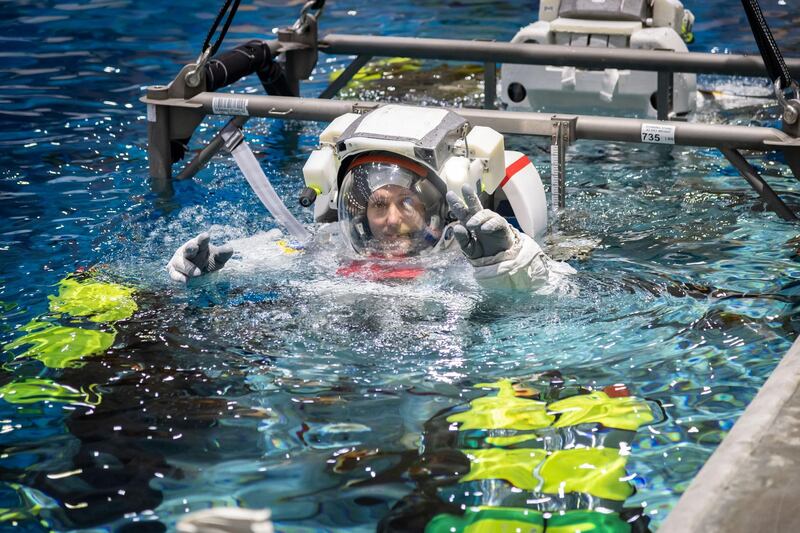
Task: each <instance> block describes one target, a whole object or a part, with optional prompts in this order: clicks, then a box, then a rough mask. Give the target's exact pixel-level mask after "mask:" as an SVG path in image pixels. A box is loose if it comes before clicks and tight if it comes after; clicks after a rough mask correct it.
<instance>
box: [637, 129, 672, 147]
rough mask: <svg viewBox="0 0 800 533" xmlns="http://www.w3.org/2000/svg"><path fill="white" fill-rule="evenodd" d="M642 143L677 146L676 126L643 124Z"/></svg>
mask: <svg viewBox="0 0 800 533" xmlns="http://www.w3.org/2000/svg"><path fill="white" fill-rule="evenodd" d="M642 142H643V143H653V144H675V126H661V125H659V124H642Z"/></svg>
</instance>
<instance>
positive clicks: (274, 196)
mask: <svg viewBox="0 0 800 533" xmlns="http://www.w3.org/2000/svg"><path fill="white" fill-rule="evenodd" d="M240 131H241V130H239V128H236V127H229V126H226V127H225V128H224V129H223V130H222V138H223V139H224V140H225V143H226V144H229V141H230V139H231V138H234V137H235V136H236V135H240V134H241V133H240ZM234 142H235V139H234ZM231 155H233V158H234V159H235V160H236V164H237V165H239V169H240V170H241V171H242V174H244V177H245V179H247V183H249V184H250V187H251V188H252V189H253V192H255V193H256V196H258V199H259V200H261V203H262V204H264V207H266V208H267V211H269V212H270V213H271V214H272V216H273V217H275V220H276V221H277V222H278V223H279V224H281V225H282V226H284V227H285V228H286V229H287V230H288V231H289V233H290V234H291V235H292V237H294V238H295V239H297V240H298V241H301V242H304V241H307V240H308V239H310V238H311V233H310V232H309V231H308V230H307V229H306V228H305V226H303V224H302V223H300V221H299V220H297V219H296V218H295V217H294V215H292V213H290V212H289V210H288V209H287V208H286V206H285V205H284V204H283V202H282V201H281V199H280V197H279V196H278V193H276V192H275V189H274V188H273V187H272V184H271V183H270V182H269V179H268V178H267V176H266V174H264V170H263V169H262V168H261V165H259V164H258V160H257V159H256V156H255V155H253V151H252V150H250V147H249V146H248V145H247V143H246V142H244V141H243V140H242V141H241V142H238V144H236V146H235V147H234V148H233V149H232V150H231Z"/></svg>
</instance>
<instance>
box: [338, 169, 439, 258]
mask: <svg viewBox="0 0 800 533" xmlns="http://www.w3.org/2000/svg"><path fill="white" fill-rule="evenodd" d="M437 180H438V178H437V177H436V176H435V175H431V174H430V173H429V171H428V170H427V168H426V167H424V166H422V165H420V164H419V163H416V162H414V161H411V160H408V159H404V158H401V157H399V156H395V155H372V154H370V155H366V156H359V157H358V158H356V159H355V160H354V161H353V163H352V165H351V166H350V169H349V170H348V171H347V174H346V175H345V177H344V180H343V181H342V185H341V187H340V189H339V205H338V213H339V225H340V227H341V230H342V234H343V235H344V236H345V239H346V240H347V241H348V242H349V244H350V245H351V246H352V247H353V249H354V250H355V251H356V252H358V253H359V254H363V255H368V256H381V257H409V256H415V255H420V254H424V253H425V252H427V251H430V250H431V249H432V248H433V247H435V246H436V244H438V242H439V240H440V239H441V236H442V233H443V230H444V223H445V218H446V215H447V203H446V201H445V197H444V193H443V187H437V186H436V184H435V183H436V181H437Z"/></svg>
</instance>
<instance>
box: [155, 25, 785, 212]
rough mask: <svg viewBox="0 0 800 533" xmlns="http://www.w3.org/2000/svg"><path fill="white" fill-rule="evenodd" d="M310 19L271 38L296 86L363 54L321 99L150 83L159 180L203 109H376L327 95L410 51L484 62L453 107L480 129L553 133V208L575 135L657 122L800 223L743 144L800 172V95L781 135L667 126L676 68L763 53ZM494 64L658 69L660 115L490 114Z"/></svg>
mask: <svg viewBox="0 0 800 533" xmlns="http://www.w3.org/2000/svg"><path fill="white" fill-rule="evenodd" d="M303 20H304V24H301V25H298V24H295V26H292V27H290V28H283V29H281V30H279V31H278V41H275V42H274V44H270V48H271V49H272V50H273V54H278V53H280V54H283V57H284V60H285V61H286V69H287V76H288V77H289V79H290V81H291V82H292V83H293V84H294V85H295V88H297V85H298V84H299V80H300V79H306V78H307V77H308V76H309V75H310V74H311V72H312V70H313V68H314V67H315V65H316V62H317V54H318V50H322V51H323V52H325V53H328V54H354V55H356V56H357V57H356V58H355V59H354V60H353V61H352V62H351V63H350V65H348V67H346V68H345V70H344V71H343V72H342V74H341V75H340V76H339V77H338V78H337V79H336V80H334V81H333V82H332V83H331V84H330V85H329V86H328V87H327V88H326V89H325V90H324V91H323V93H322V98H320V99H301V98H291V97H278V96H254V95H237V94H226V95H224V96H221V95H215V94H214V93H208V92H201V89H200V87H197V88H190V87H188V86H187V85H186V84H185V80H184V78H185V76H186V74H187V73H189V72H190V71H191V69H192V68H193V67H194V65H187V66H186V67H184V69H183V70H182V71H181V73H180V74H179V75H178V77H177V78H176V79H175V81H173V82H172V83H171V84H170V85H169V86H167V87H163V86H152V87H150V88H149V89H148V92H147V96H146V97H145V98H142V101H143V102H145V103H146V104H147V106H148V114H147V116H148V157H149V166H150V175H151V176H152V177H153V178H155V179H157V180H162V181H163V180H168V179H169V178H170V177H171V167H172V164H171V161H172V157H171V142H172V141H175V140H179V139H184V138H187V137H189V136H190V135H191V133H192V132H193V131H194V129H195V128H196V127H197V125H198V124H199V123H200V121H202V119H203V117H204V116H205V115H206V114H230V113H241V114H242V115H243V116H240V117H236V118H234V119H233V120H232V121H231V122H230V124H237V125H238V126H239V127H240V126H241V125H243V124H244V122H245V121H246V120H247V118H248V117H250V116H258V117H271V118H279V119H293V120H321V121H331V120H333V119H334V118H336V117H338V116H340V115H342V114H345V113H350V112H355V113H362V112H366V111H369V110H372V109H374V108H376V107H378V106H379V105H381V104H378V103H374V102H342V101H333V100H330V99H329V98H332V97H333V96H334V95H335V94H337V93H338V91H339V90H341V88H342V87H344V86H345V85H346V84H347V83H348V82H349V81H350V80H351V79H352V78H353V76H355V74H356V73H357V72H358V70H359V69H360V68H362V67H363V66H364V65H365V64H366V63H367V62H368V61H369V60H370V59H372V58H373V57H392V56H403V57H412V58H418V59H439V60H456V61H480V62H483V64H484V102H483V105H484V109H464V108H460V109H454V111H456V112H457V113H460V114H461V115H462V116H464V117H465V118H466V119H467V120H469V121H470V123H471V124H473V125H483V126H488V127H491V128H493V129H495V130H497V131H499V132H501V133H510V134H519V135H538V136H548V137H550V138H551V140H552V141H553V143H552V145H553V151H554V157H553V162H554V164H553V169H554V170H553V173H552V177H553V180H554V181H553V184H554V187H553V194H554V196H553V200H554V201H553V206H554V208H555V209H561V208H563V207H564V203H565V198H564V175H565V169H564V152H565V149H566V147H567V146H568V145H569V144H570V143H572V142H574V141H575V140H578V139H593V140H604V141H617V142H634V143H642V142H646V141H647V139H646V138H645V137H647V136H646V135H645V134H644V131H645V127H647V128H650V127H651V126H655V127H657V128H665V129H666V130H667V131H671V134H670V135H668V138H669V142H670V143H671V144H678V145H684V146H698V147H716V148H719V149H720V150H722V151H723V153H724V154H725V157H727V158H728V160H730V161H731V163H732V164H733V165H734V166H736V168H737V169H738V170H739V172H740V173H741V174H742V175H743V176H744V177H745V178H746V179H747V180H748V182H749V183H750V184H751V186H753V188H754V189H755V190H756V191H758V192H759V194H760V195H761V196H762V198H764V200H765V202H766V203H767V204H768V205H769V206H770V207H771V208H772V209H773V210H775V211H776V212H777V213H778V214H779V215H780V216H782V217H784V218H786V219H787V220H796V219H797V218H796V217H795V215H794V213H792V212H791V210H789V208H788V207H787V206H786V204H784V203H783V201H782V200H781V199H780V198H779V197H778V196H777V195H776V194H775V192H774V191H773V190H772V189H771V188H770V187H769V185H767V184H766V182H764V180H763V179H762V178H761V177H760V176H759V175H758V173H757V172H756V171H755V169H753V167H752V166H750V165H749V164H748V163H747V162H746V160H744V158H743V157H742V156H741V154H740V153H739V152H738V151H737V149H751V150H763V151H770V150H782V151H783V152H784V153H785V155H786V160H787V162H788V164H789V166H790V168H791V169H792V172H793V173H794V175H795V176H796V177H798V178H800V139H799V138H798V137H800V121H798V120H797V119H796V118H795V116H794V115H800V101H798V100H796V99H795V100H790V101H789V104H790V106H788V107H787V106H784V109H785V110H787V111H786V112H785V116H784V120H783V130H784V131H780V130H777V129H774V128H763V127H750V126H728V125H711V124H693V123H683V122H667V120H668V119H669V118H670V116H671V115H670V112H671V108H672V98H673V86H674V74H675V73H676V72H693V73H715V74H728V75H740V76H763V75H764V73H765V72H766V68H765V66H764V63H763V60H762V59H761V58H760V57H758V56H743V55H721V54H702V53H690V52H674V51H666V50H628V49H619V48H613V49H606V48H599V47H597V48H595V47H570V46H558V45H541V44H527V43H498V42H487V41H467V40H452V39H422V38H404V37H379V36H354V35H335V34H333V35H327V36H325V37H324V38H323V39H322V40H319V39H318V38H317V24H316V22H317V20H316V17H315V16H313V15H309V16H307V17H305V18H304V19H303ZM497 63H516V64H529V65H553V66H574V67H578V68H591V69H598V68H601V69H602V68H618V69H632V70H644V71H654V72H657V73H658V91H657V96H656V97H657V107H658V119H659V120H657V121H653V120H639V119H626V118H615V117H598V116H574V117H573V116H570V117H558V116H556V117H554V116H552V115H547V114H544V113H518V112H515V113H508V112H504V111H496V110H493V109H492V108H493V107H494V101H495V99H496V96H497V95H496V83H497V79H496V68H497ZM786 64H787V66H788V68H789V71H790V74H792V75H794V76H797V77H800V60H798V59H788V60H786ZM195 70H196V69H195ZM217 100H219V101H223V100H224V102H225V103H224V105H218V103H217ZM787 117H788V118H787ZM792 118H794V120H791V119H792ZM650 131H652V130H650ZM657 142H658V141H657ZM661 143H663V140H662V141H661ZM221 146H222V141H221V140H220V139H219V136H216V137H215V138H214V139H212V141H211V143H209V145H208V146H206V147H205V148H204V149H203V150H201V152H200V153H199V154H198V155H197V156H195V158H194V159H193V160H192V161H191V162H190V163H189V164H188V165H186V167H185V168H184V169H183V171H182V172H181V173H180V175H179V176H178V179H186V178H188V177H191V176H193V175H195V174H196V173H197V172H198V171H199V170H200V169H201V168H203V166H204V165H205V164H206V163H207V162H208V160H210V159H211V157H213V155H214V154H215V153H217V152H218V151H219V150H220V149H221Z"/></svg>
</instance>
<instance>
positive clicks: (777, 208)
mask: <svg viewBox="0 0 800 533" xmlns="http://www.w3.org/2000/svg"><path fill="white" fill-rule="evenodd" d="M720 151H721V152H722V153H723V154H724V155H725V157H726V158H727V159H728V161H730V162H731V164H732V165H733V166H734V167H736V170H738V171H739V174H741V175H742V177H744V179H746V180H747V182H748V183H749V184H750V186H751V187H752V188H753V189H755V191H756V192H757V193H758V195H759V196H761V198H762V199H763V200H764V202H766V204H767V205H768V206H769V207H770V209H772V210H773V211H774V212H775V213H777V215H778V216H779V217H781V218H782V219H783V220H797V216H796V215H795V214H794V213H793V212H792V210H791V209H789V207H788V206H787V205H786V204H785V203H783V200H781V198H780V197H779V196H778V195H777V194H775V191H773V190H772V187H770V186H769V184H767V182H766V181H764V179H763V178H762V177H761V176H760V175H759V174H758V171H757V170H756V169H755V168H754V167H753V166H752V165H751V164H750V163H748V162H747V160H746V159H745V158H744V157H743V156H742V154H740V153H739V152H738V151H737V150H734V149H732V148H720Z"/></svg>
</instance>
